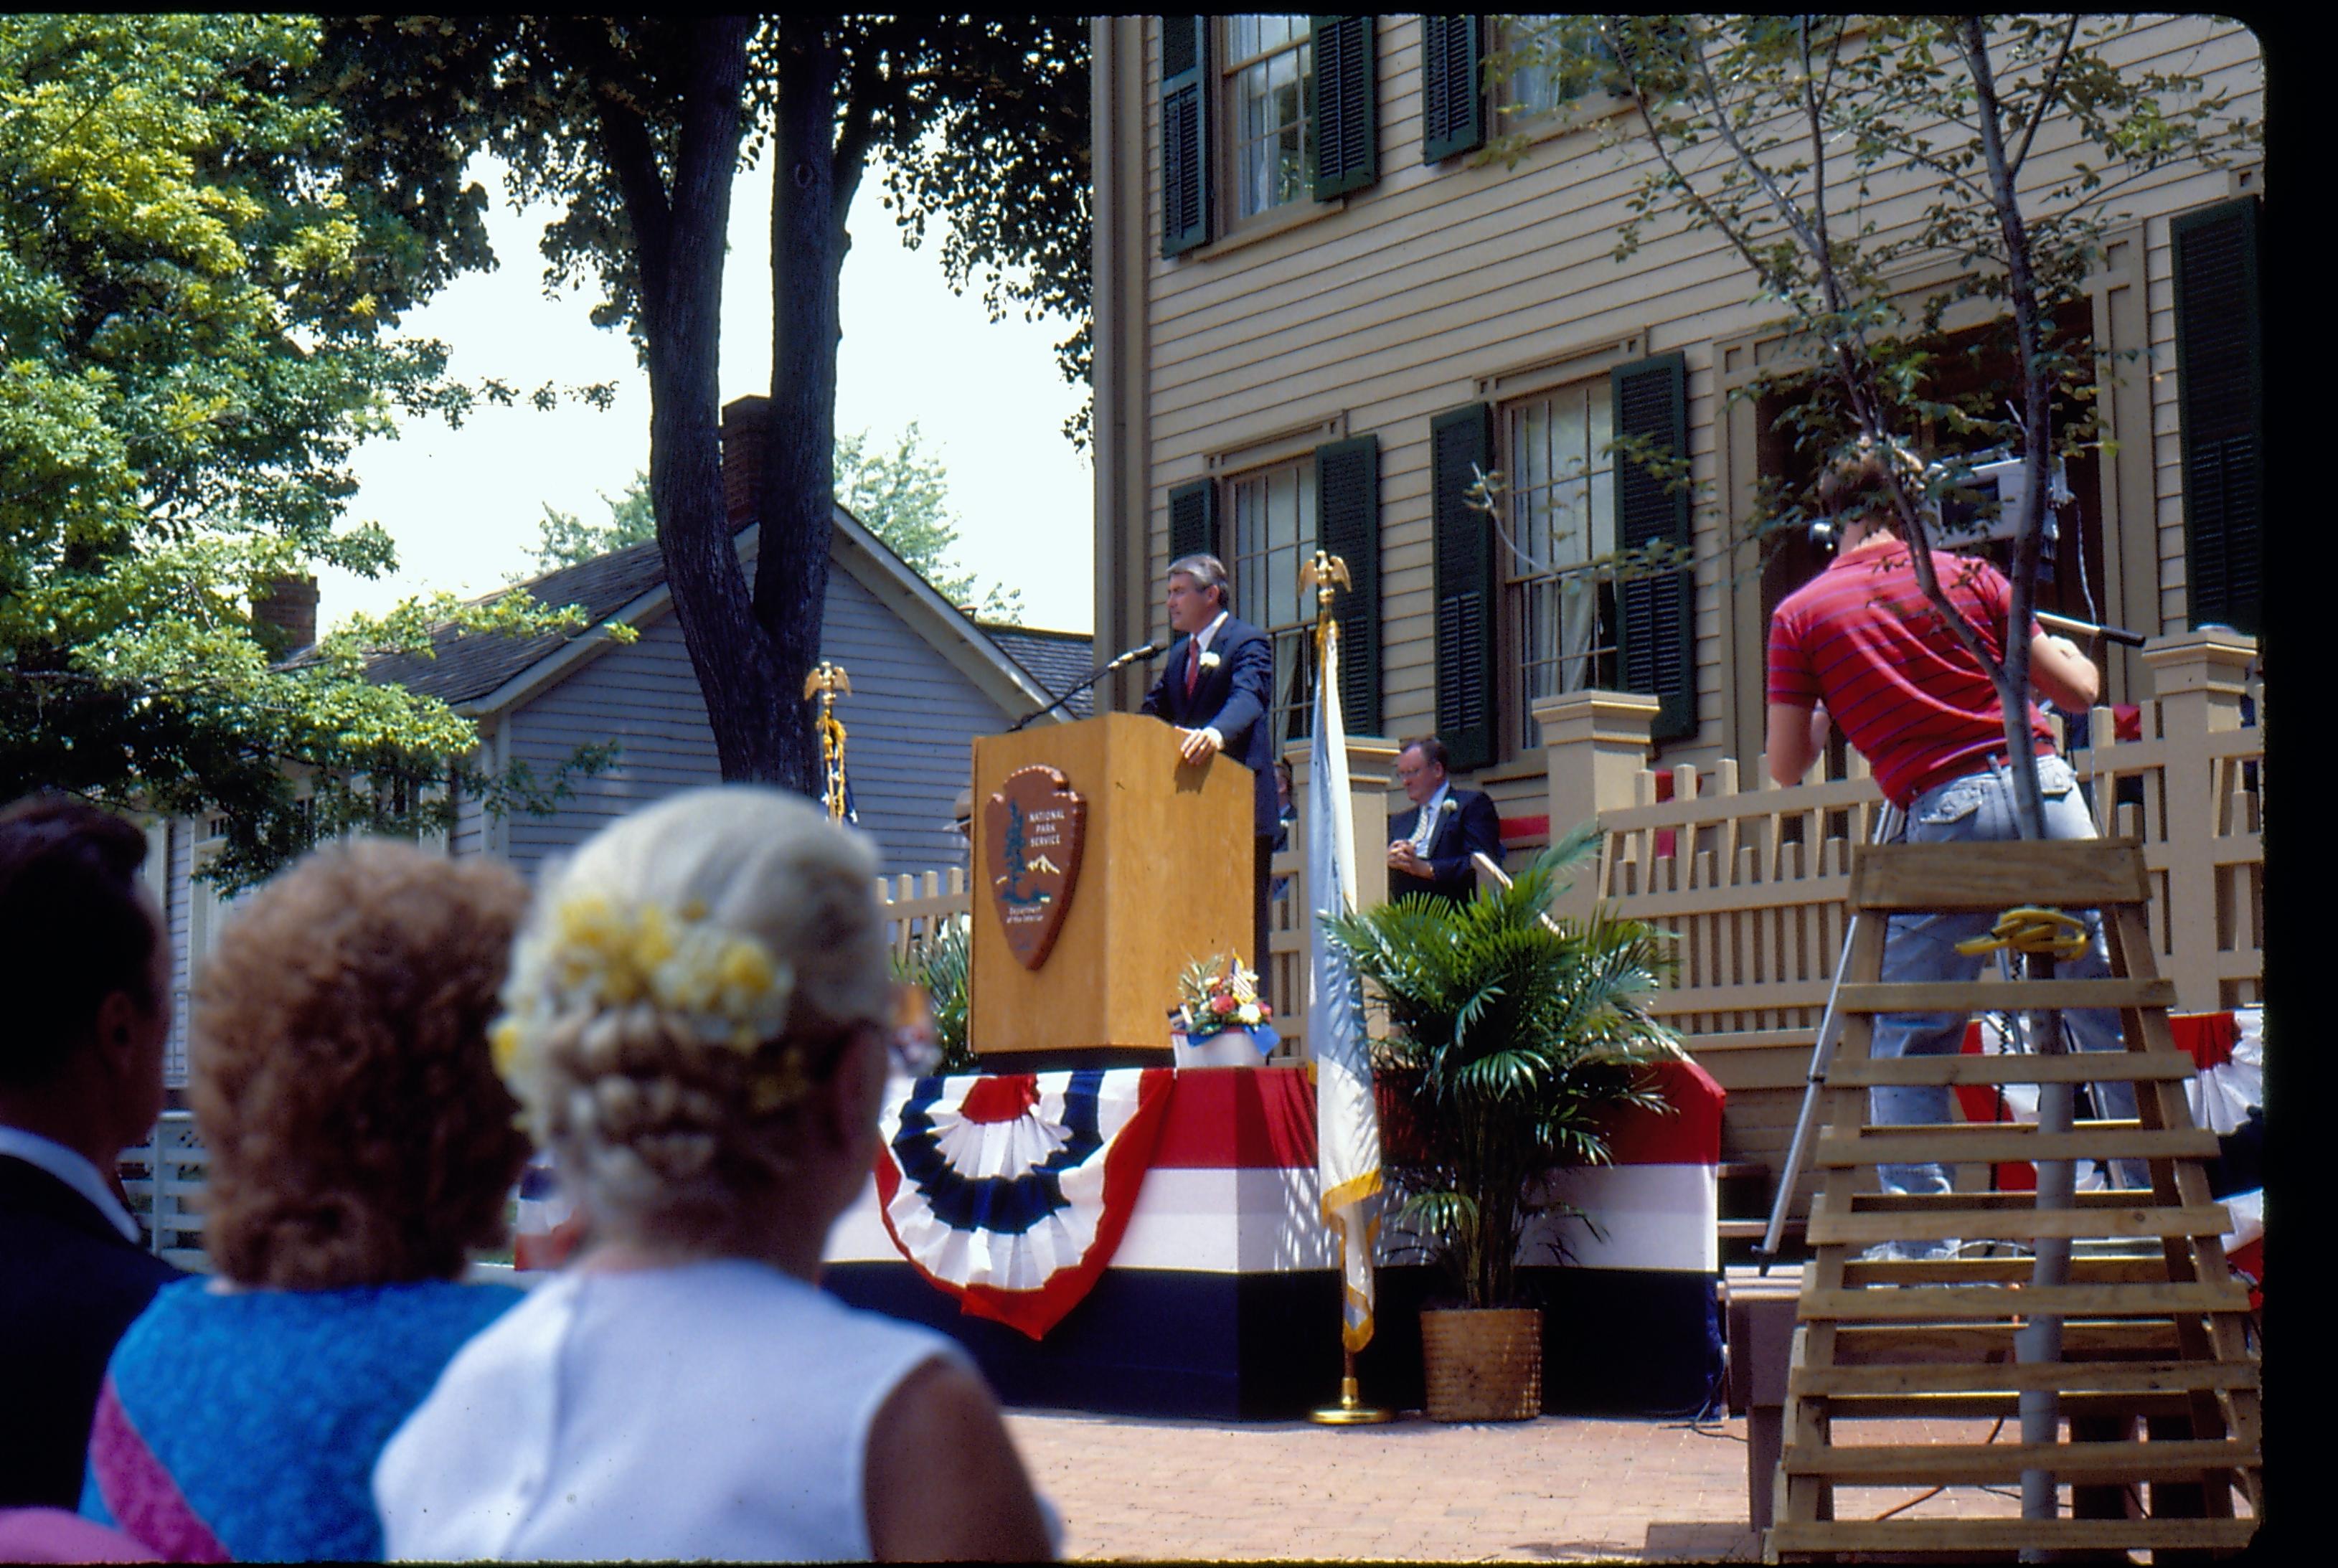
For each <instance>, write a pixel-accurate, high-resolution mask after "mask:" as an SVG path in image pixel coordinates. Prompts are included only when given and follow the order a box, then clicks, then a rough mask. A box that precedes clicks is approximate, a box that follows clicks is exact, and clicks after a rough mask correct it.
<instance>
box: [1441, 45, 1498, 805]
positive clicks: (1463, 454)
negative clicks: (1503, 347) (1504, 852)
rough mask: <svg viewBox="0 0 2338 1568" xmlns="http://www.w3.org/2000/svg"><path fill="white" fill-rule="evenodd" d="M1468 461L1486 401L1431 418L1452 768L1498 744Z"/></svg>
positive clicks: (1488, 538) (1489, 527)
mask: <svg viewBox="0 0 2338 1568" xmlns="http://www.w3.org/2000/svg"><path fill="white" fill-rule="evenodd" d="M1431 20H1435V18H1431ZM1473 466H1474V467H1475V468H1477V469H1479V470H1490V469H1491V468H1492V467H1493V466H1494V410H1493V408H1492V407H1490V406H1489V405H1488V404H1484V403H1472V404H1470V405H1469V406H1468V407H1463V408H1454V409H1450V410H1448V411H1447V412H1445V413H1443V414H1439V415H1438V416H1437V417H1435V418H1433V419H1431V420H1430V421H1429V507H1430V514H1429V515H1430V526H1431V528H1432V531H1433V533H1434V534H1435V541H1434V548H1435V556H1436V573H1437V733H1438V737H1439V739H1440V740H1443V741H1444V742H1445V747H1446V750H1448V751H1449V752H1450V753H1451V759H1450V763H1449V766H1450V767H1451V768H1452V769H1453V771H1455V772H1457V773H1468V772H1471V771H1473V770H1475V769H1479V768H1483V767H1485V766H1487V765H1488V763H1490V762H1492V761H1493V760H1494V759H1495V757H1496V755H1497V754H1498V750H1499V749H1500V745H1501V739H1500V732H1499V730H1498V727H1497V725H1496V723H1495V718H1496V704H1495V691H1496V689H1497V688H1496V677H1495V671H1494V520H1493V519H1492V518H1491V517H1489V516H1488V515H1486V514H1485V513H1483V512H1480V511H1478V509H1477V508H1476V507H1474V506H1471V505H1469V486H1470V485H1473V484H1475V483H1476V482H1477V475H1476V474H1475V473H1473V472H1472V471H1471V470H1472V467H1473Z"/></svg>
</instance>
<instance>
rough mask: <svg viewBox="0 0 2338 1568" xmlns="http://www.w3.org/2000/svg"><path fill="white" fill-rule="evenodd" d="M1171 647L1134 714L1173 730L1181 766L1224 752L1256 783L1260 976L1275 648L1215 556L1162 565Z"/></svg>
mask: <svg viewBox="0 0 2338 1568" xmlns="http://www.w3.org/2000/svg"><path fill="white" fill-rule="evenodd" d="M1168 577H1169V583H1168V590H1167V597H1168V605H1169V629H1170V630H1171V631H1173V632H1178V633H1180V635H1179V637H1178V639H1177V641H1176V642H1175V643H1174V644H1173V645H1172V646H1171V647H1170V650H1169V662H1168V665H1167V667H1166V668H1164V670H1163V671H1161V679H1159V680H1158V681H1154V683H1153V690H1152V691H1147V692H1146V693H1145V694H1144V704H1143V706H1142V707H1141V709H1140V710H1139V711H1141V712H1145V713H1150V714H1152V715H1153V716H1154V718H1156V719H1163V720H1167V721H1168V722H1169V723H1171V724H1174V725H1175V726H1176V727H1177V733H1178V740H1179V744H1180V749H1181V750H1183V751H1184V754H1185V760H1186V761H1188V762H1204V761H1207V760H1209V758H1210V756H1211V755H1212V754H1213V752H1218V751H1223V752H1224V753H1226V754H1227V755H1228V756H1230V757H1232V758H1233V759H1234V760H1236V761H1239V762H1240V763H1241V764H1242V765H1243V767H1245V768H1248V769H1250V770H1251V772H1252V775H1253V776H1254V784H1253V788H1252V821H1251V832H1252V844H1251V856H1252V858H1251V942H1252V946H1251V951H1250V953H1249V954H1248V955H1247V958H1248V961H1249V963H1250V965H1251V966H1252V968H1254V969H1257V970H1258V971H1260V972H1261V973H1262V974H1263V973H1264V972H1265V970H1266V966H1267V965H1266V888H1267V865H1268V862H1269V861H1270V859H1272V857H1273V854H1274V835H1275V831H1276V828H1277V826H1278V823H1277V814H1276V810H1275V799H1274V769H1273V767H1272V763H1273V761H1274V734H1273V730H1274V723H1273V720H1272V717H1271V715H1272V711H1273V702H1274V644H1273V643H1272V642H1268V641H1267V637H1266V633H1265V632H1262V631H1260V630H1259V629H1258V628H1257V627H1255V626H1253V625H1252V624H1251V623H1250V622H1247V621H1237V620H1235V619H1234V617H1233V585H1232V584H1231V583H1228V582H1227V580H1226V568H1225V564H1224V563H1223V562H1222V561H1220V560H1219V559H1218V558H1217V557H1216V556H1214V555H1183V556H1180V557H1178V558H1177V559H1176V560H1174V561H1172V562H1171V563H1169V573H1168Z"/></svg>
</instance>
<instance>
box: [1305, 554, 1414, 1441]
mask: <svg viewBox="0 0 2338 1568" xmlns="http://www.w3.org/2000/svg"><path fill="white" fill-rule="evenodd" d="M1300 581H1301V582H1302V583H1304V584H1306V585H1307V586H1310V587H1311V588H1313V589H1314V590H1315V725H1314V729H1313V734H1314V737H1315V743H1316V749H1317V750H1318V753H1319V755H1323V756H1324V760H1326V761H1328V760H1329V758H1328V754H1323V753H1322V747H1323V745H1324V743H1325V741H1324V736H1325V733H1326V723H1325V715H1326V712H1327V707H1328V704H1330V703H1331V702H1334V701H1338V691H1337V687H1336V686H1334V685H1333V684H1332V681H1333V677H1334V673H1335V671H1336V668H1337V653H1338V646H1339V643H1338V637H1339V632H1338V628H1337V625H1336V623H1335V622H1333V621H1332V619H1331V597H1332V593H1333V591H1334V589H1335V588H1345V587H1348V586H1350V583H1349V577H1348V567H1347V564H1346V563H1345V562H1343V561H1341V559H1340V558H1339V557H1338V556H1337V555H1333V554H1331V553H1330V552H1328V551H1324V550H1318V551H1316V552H1315V558H1314V559H1313V560H1312V561H1311V562H1309V563H1308V564H1306V566H1305V567H1303V568H1302V570H1301V573H1300ZM1343 733H1344V732H1343ZM1342 771H1343V772H1344V770H1342ZM1330 774H1331V769H1329V768H1323V767H1319V768H1316V769H1313V770H1312V777H1311V779H1310V788H1311V789H1315V790H1318V791H1321V790H1324V789H1344V788H1345V784H1344V781H1343V780H1342V779H1333V778H1331V777H1330ZM1310 816H1311V818H1312V819H1315V820H1319V821H1331V820H1335V819H1336V818H1335V815H1334V814H1332V813H1312V812H1311V813H1310ZM1325 837H1326V838H1330V837H1331V835H1326V836H1325ZM1341 848H1342V846H1341V845H1338V844H1334V843H1330V842H1321V843H1311V844H1309V845H1308V846H1307V853H1308V856H1309V857H1310V858H1311V860H1315V858H1318V857H1337V856H1338V855H1339V854H1340V853H1341ZM1328 863H1329V862H1324V861H1316V864H1317V865H1318V866H1319V868H1320V867H1321V866H1322V865H1326V864H1328ZM1324 881H1325V878H1323V877H1321V876H1320V875H1319V876H1311V877H1310V878H1309V882H1310V884H1311V887H1320V886H1322V885H1323V883H1324ZM1349 896H1350V897H1352V892H1350V893H1349ZM1302 903H1303V904H1305V905H1307V906H1308V907H1309V914H1310V915H1311V916H1317V915H1320V914H1321V911H1320V910H1317V909H1315V908H1313V907H1312V906H1313V904H1314V900H1313V899H1312V898H1311V897H1306V898H1302ZM1322 940H1323V937H1322V935H1321V930H1320V929H1311V931H1310V934H1309V946H1310V947H1311V948H1313V947H1315V946H1316V945H1317V944H1320V943H1321V941H1322ZM1312 967H1313V966H1312V965H1310V968H1311V969H1312ZM1310 1014H1311V1021H1312V1019H1313V1018H1314V1017H1316V1016H1322V1015H1325V1014H1323V1012H1322V1010H1321V1008H1320V1007H1315V1006H1312V1005H1311V1008H1310ZM1308 1043H1309V1049H1310V1050H1311V1051H1312V1052H1314V1053H1315V1054H1316V1057H1317V1064H1318V1067H1319V1070H1320V1067H1321V1048H1322V1046H1323V1045H1324V1044H1327V1043H1328V1042H1325V1041H1323V1040H1321V1039H1319V1038H1318V1036H1317V1034H1315V1033H1314V1032H1312V1031H1311V1032H1310V1034H1309V1035H1308ZM1368 1082H1369V1081H1368ZM1318 1111H1319V1123H1320V1120H1321V1118H1320V1111H1321V1102H1320V1099H1319V1103H1318ZM1327 1136H1328V1132H1327V1130H1326V1129H1325V1128H1323V1127H1322V1126H1321V1125H1320V1124H1319V1125H1318V1127H1317V1129H1316V1137H1317V1140H1318V1142H1319V1145H1320V1144H1321V1142H1322V1141H1323V1140H1324V1139H1325V1138H1326V1137H1327ZM1374 1180H1375V1181H1377V1176H1375V1177H1374ZM1351 1215H1352V1216H1353V1217H1354V1218H1355V1220H1357V1221H1359V1222H1361V1221H1362V1219H1363V1213H1362V1210H1361V1209H1351V1210H1345V1211H1342V1210H1327V1211H1326V1214H1325V1218H1326V1219H1327V1220H1329V1221H1330V1223H1331V1228H1332V1232H1333V1235H1334V1236H1335V1237H1336V1238H1337V1241H1338V1258H1337V1259H1336V1261H1335V1264H1334V1268H1333V1273H1334V1276H1335V1278H1337V1279H1338V1280H1339V1286H1340V1311H1339V1320H1340V1400H1339V1403H1338V1404H1336V1405H1325V1406H1319V1407H1318V1408H1317V1409H1315V1410H1313V1411H1311V1412H1310V1413H1309V1419H1311V1420H1312V1421H1314V1422H1316V1423H1317V1424H1318V1425H1320V1426H1378V1425H1380V1424H1381V1423H1383V1422H1386V1421H1388V1420H1390V1419H1391V1418H1392V1416H1393V1412H1391V1411H1388V1410H1384V1409H1381V1408H1380V1407H1379V1406H1372V1405H1367V1404H1365V1403H1364V1402H1363V1398H1362V1396H1361V1393H1360V1392H1359V1391H1358V1389H1357V1386H1356V1351H1357V1349H1358V1348H1359V1346H1358V1344H1357V1342H1356V1341H1357V1339H1358V1338H1359V1337H1360V1336H1359V1332H1351V1329H1350V1328H1349V1325H1348V1299H1347V1297H1348V1292H1349V1289H1350V1287H1349V1283H1348V1278H1349V1266H1350V1264H1351V1261H1353V1259H1351V1252H1352V1251H1353V1250H1356V1249H1359V1248H1361V1250H1362V1253H1363V1257H1362V1265H1363V1267H1364V1268H1365V1269H1367V1270H1369V1269H1370V1267H1371V1241H1372V1238H1371V1231H1372V1230H1373V1229H1374V1228H1373V1227H1370V1226H1367V1227H1366V1229H1365V1231H1364V1234H1363V1235H1362V1236H1361V1237H1352V1236H1351V1235H1350V1234H1349V1229H1348V1227H1349V1219H1350V1216H1351ZM1368 1282H1369V1281H1368ZM1364 1314H1365V1315H1364V1318H1363V1320H1362V1321H1363V1328H1361V1331H1360V1333H1361V1336H1369V1335H1370V1331H1371V1318H1370V1300H1369V1299H1368V1298H1367V1299H1366V1300H1365V1307H1364Z"/></svg>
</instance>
